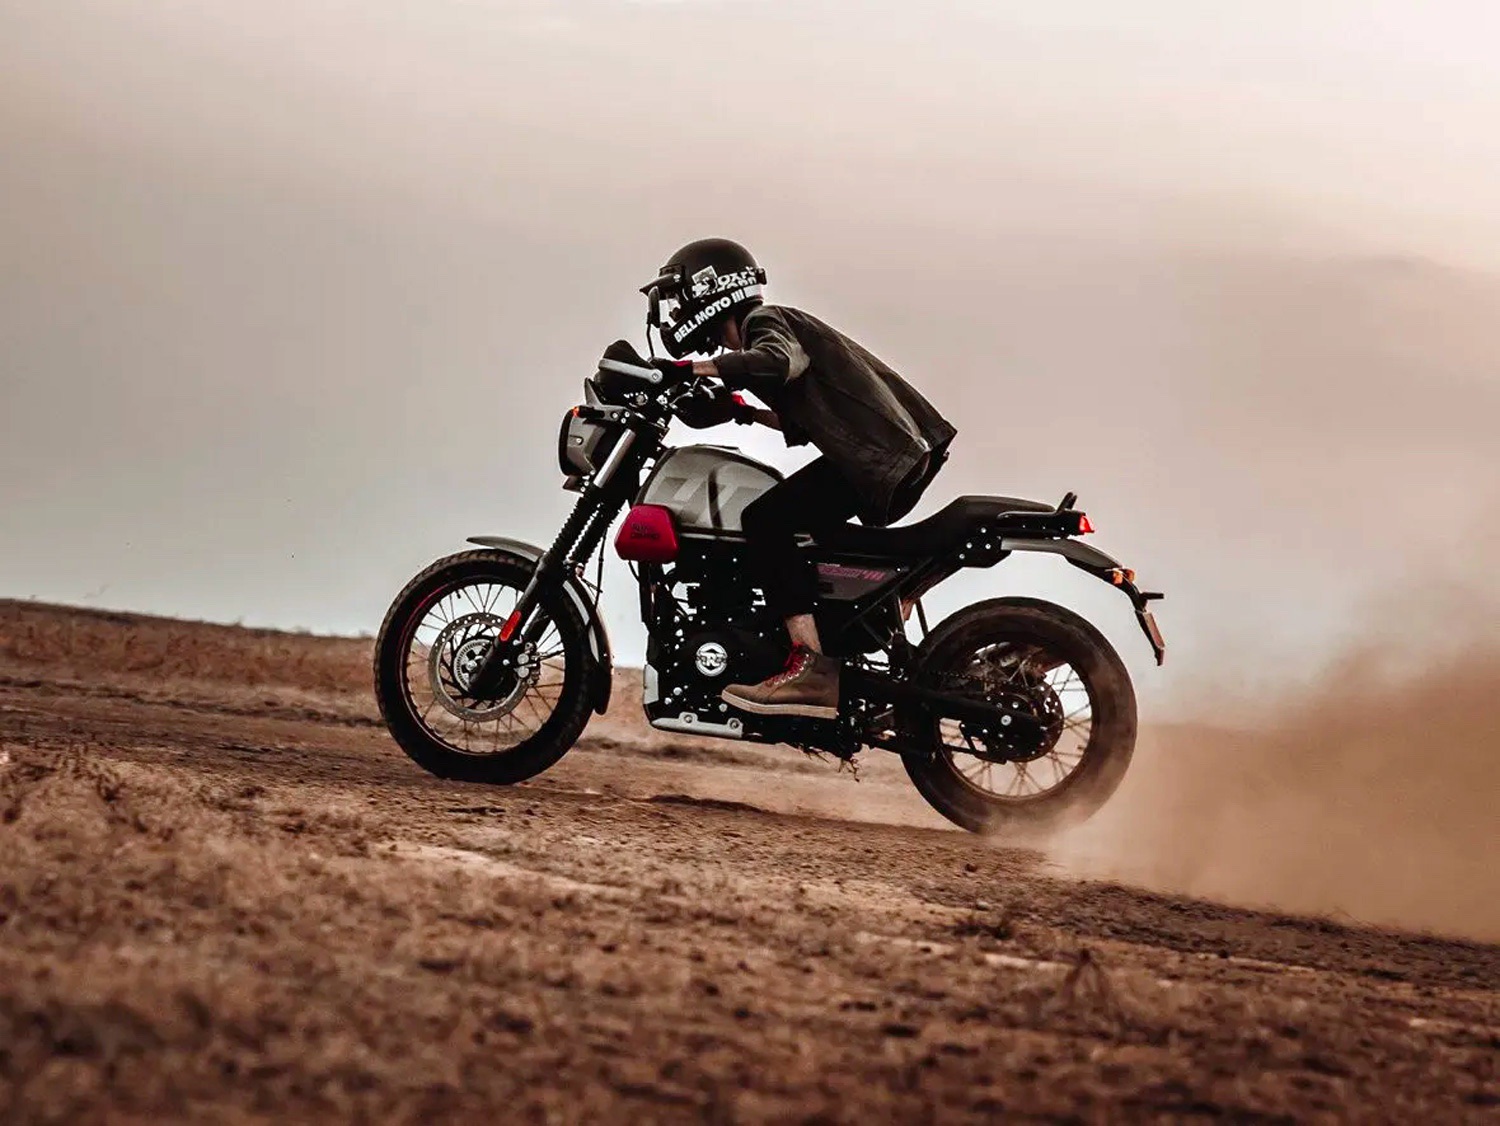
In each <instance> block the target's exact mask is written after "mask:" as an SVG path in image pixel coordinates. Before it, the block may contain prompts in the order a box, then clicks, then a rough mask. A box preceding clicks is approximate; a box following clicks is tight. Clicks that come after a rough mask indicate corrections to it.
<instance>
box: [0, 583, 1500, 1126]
mask: <svg viewBox="0 0 1500 1126" xmlns="http://www.w3.org/2000/svg"><path fill="white" fill-rule="evenodd" d="M364 661H365V647H364V645H362V644H361V643H358V642H341V641H319V640H315V639H310V638H297V637H291V636H287V635H277V634H262V633H255V632H251V631H234V630H228V629H222V628H215V627H201V626H190V625H184V624H181V623H167V622H159V621H152V620H146V619H135V618H129V617H124V616H116V617H112V618H111V617H103V616H98V615H81V614H77V613H72V612H61V611H55V610H51V609H47V608H37V607H28V606H23V605H15V604H3V603H0V873H3V874H0V975H3V984H0V1120H4V1121H67V1122H77V1121H89V1120H97V1119H105V1118H108V1119H110V1120H112V1121H121V1120H126V1121H132V1120H134V1121H148V1120H160V1119H161V1118H162V1117H164V1116H171V1117H183V1118H188V1117H190V1118H192V1119H193V1120H198V1121H202V1120H246V1119H263V1120H267V1121H286V1120H289V1119H301V1120H309V1119H311V1118H313V1117H314V1116H318V1117H327V1116H333V1117H337V1118H341V1119H382V1120H386V1119H390V1120H410V1121H417V1120H437V1119H444V1120H458V1119H472V1120H481V1119H482V1120H487V1121H495V1120H534V1121H543V1120H555V1121H575V1120H599V1119H601V1118H605V1117H608V1118H611V1119H614V1120H627V1119H631V1120H675V1119H692V1120H697V1119H703V1118H708V1119H711V1120H715V1121H725V1122H738V1121H746V1122H749V1121H764V1120H768V1119H794V1120H806V1119H817V1120H821V1121H840V1122H842V1121H851V1122H852V1121H870V1120H874V1121H884V1120H890V1119H899V1120H903V1121H937V1120H941V1121H952V1120H965V1119H974V1120H979V1119H986V1120H993V1119H996V1118H999V1117H1004V1118H1006V1119H1008V1120H1012V1121H1016V1120H1028V1119H1039V1120H1047V1121H1052V1120H1078V1121H1094V1120H1105V1119H1108V1120H1117V1119H1122V1118H1157V1117H1165V1118H1172V1119H1193V1118H1199V1117H1208V1116H1213V1115H1221V1114H1232V1115H1234V1116H1237V1117H1239V1118H1242V1119H1251V1120H1253V1119H1257V1118H1265V1119H1274V1120H1278V1121H1280V1120H1291V1119H1299V1120H1300V1119H1309V1118H1320V1117H1322V1118H1327V1117H1336V1118H1357V1119H1360V1120H1363V1121H1390V1122H1403V1123H1406V1122H1414V1121H1430V1122H1439V1121H1442V1122H1447V1121H1465V1120H1473V1121H1480V1120H1486V1121H1493V1120H1495V1119H1496V1118H1497V1117H1500V1074H1497V1065H1496V1060H1497V1058H1500V1051H1497V1049H1500V993H1497V988H1500V948H1497V947H1495V946H1492V945H1486V944H1481V943H1474V942H1463V941H1457V940H1447V939H1441V938H1434V937H1417V936H1411V935H1401V934H1397V933H1394V932H1386V931H1378V930H1372V929H1366V928H1360V927H1357V926H1346V925H1341V924H1339V923H1336V922H1331V921H1328V920H1325V919H1313V918H1299V917H1292V916H1285V915H1277V914H1272V913H1264V912H1253V911H1246V910H1240V909H1235V908H1230V907H1224V906H1219V905H1215V904H1212V903H1208V902H1200V901H1194V900H1189V899H1182V898H1173V897H1168V896H1163V895H1158V894H1153V893H1149V892H1145V891H1140V890H1134V889H1131V888H1128V887H1124V886H1120V885H1112V884H1101V883H1085V882H1079V881H1077V880H1075V879H1070V878H1068V877H1066V876H1065V875H1064V874H1063V873H1061V872H1059V871H1057V870H1055V869H1053V868H1052V867H1050V866H1049V865H1048V863H1047V862H1046V860H1045V859H1044V858H1043V857H1041V856H1040V855H1037V854H1034V853H1028V852H1024V851H1017V850H1007V849H1001V848H996V847H992V846H987V845H985V844H983V843H981V842H978V841H976V840H975V839H973V838H970V837H968V836H966V835H963V834H960V833H957V832H953V831H948V830H946V829H943V828H941V827H939V826H940V823H939V822H937V821H936V820H935V819H934V818H932V817H931V816H930V815H929V814H927V813H926V812H925V811H924V810H923V809H922V807H921V806H920V804H919V803H917V801H916V799H914V798H913V797H912V796H911V795H910V794H909V793H908V792H907V791H906V790H905V789H904V787H903V786H902V785H901V782H900V779H899V777H897V776H896V775H895V774H894V773H893V771H892V770H891V767H890V765H889V764H881V763H873V762H872V763H870V764H869V765H868V766H867V768H866V770H865V772H864V776H863V778H862V780H861V781H859V782H857V783H856V782H855V781H854V780H853V779H852V778H851V777H850V776H849V775H847V774H838V773H836V772H835V771H834V770H833V768H832V767H831V766H824V765H822V764H818V763H810V762H806V761H804V760H803V759H802V758H801V757H800V756H796V755H795V754H792V753H790V752H773V751H767V752H761V751H757V750H754V749H750V748H739V747H726V748H723V749H720V750H713V749H709V748H706V747H704V746H701V745H695V744H691V743H686V742H662V741H660V740H658V739H654V738H652V737H651V736H649V735H648V734H647V733H645V732H643V731H641V730H640V729H639V728H638V727H636V726H633V725H632V724H631V723H630V716H631V715H633V710H632V703H633V702H632V701H631V700H630V699H628V698H626V699H620V700H619V703H618V709H619V711H618V713H612V714H611V716H610V717H609V719H608V721H607V722H604V723H600V724H598V725H596V727H595V728H593V729H591V733H590V735H589V736H588V737H587V738H586V740H585V743H584V745H582V746H581V747H580V748H578V749H577V750H576V751H575V752H574V753H573V754H571V755H570V756H569V757H568V758H567V759H565V760H564V761H563V763H562V764H560V766H559V767H558V768H556V769H555V770H554V771H553V772H552V773H550V774H549V775H547V776H546V777H544V778H543V779H540V780H538V781H537V782H534V783H532V784H529V785H526V786H523V787H517V788H514V789H510V790H491V789H483V788H476V787H466V786H458V785H452V784H446V783H441V782H437V781H435V780H432V779H429V778H427V777H425V776H423V775H422V774H421V773H419V772H418V771H417V770H416V769H415V768H414V767H412V766H410V765H409V764H408V763H407V762H406V760H405V759H404V758H403V757H401V755H400V754H399V752H398V751H397V750H396V749H395V747H394V746H393V745H392V744H391V743H390V742H389V741H388V739H387V738H386V737H385V735H384V733H383V731H382V729H381V728H380V727H379V726H378V722H377V721H376V720H375V718H374V715H373V710H372V705H371V703H370V701H369V699H368V693H367V691H366V690H365V688H364V675H365V674H364ZM84 669H87V670H88V673H87V676H84V675H83V670H84ZM724 763H727V764H728V765H724Z"/></svg>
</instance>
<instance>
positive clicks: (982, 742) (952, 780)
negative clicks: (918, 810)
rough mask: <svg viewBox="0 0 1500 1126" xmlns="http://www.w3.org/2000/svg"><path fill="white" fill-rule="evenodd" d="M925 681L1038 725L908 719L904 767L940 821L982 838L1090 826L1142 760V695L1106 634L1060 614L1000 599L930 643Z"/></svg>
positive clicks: (962, 615)
mask: <svg viewBox="0 0 1500 1126" xmlns="http://www.w3.org/2000/svg"><path fill="white" fill-rule="evenodd" d="M916 676H917V679H918V680H919V682H920V683H922V684H924V685H925V686H928V687H931V688H936V689H939V690H941V691H944V692H951V693H956V694H960V695H966V696H970V697H973V698H975V699H983V700H985V701H987V702H988V703H990V704H992V705H994V706H995V707H997V708H999V709H1003V710H1004V711H1007V712H1012V713H1021V714H1023V715H1024V716H1025V717H1026V718H1027V719H1028V720H1029V721H1030V722H1028V723H1027V724H1025V725H1024V727H1023V728H1019V729H1020V730H1024V731H1025V735H1024V736H1020V737H1018V735H1017V734H1012V733H1011V732H1010V731H1009V730H1008V728H1007V727H1005V726H1000V725H998V724H997V725H993V726H984V725H975V724H972V723H968V722H960V721H958V720H953V719H941V720H938V719H934V718H932V717H923V718H917V717H912V718H911V720H910V721H909V722H910V724H911V727H910V728H909V729H912V730H914V733H915V734H916V735H917V736H918V738H919V741H920V742H921V744H922V747H921V748H920V749H917V750H913V751H910V752H908V753H907V754H906V755H905V756H904V761H905V763H906V772H907V774H908V775H909V776H910V777H911V780H912V782H913V784H915V786H916V787H917V789H918V791H920V792H921V794H922V796H923V797H924V798H926V799H927V801H928V803H929V804H930V805H932V807H933V808H934V809H936V810H937V811H938V812H939V813H941V814H942V815H943V816H944V817H946V818H948V819H949V820H950V821H952V822H954V823H955V824H958V825H961V826H963V827H964V828H965V829H968V830H970V831H971V832H975V833H1012V834H1017V835H1029V834H1036V833H1043V832H1047V831H1050V830H1053V829H1058V828H1061V827H1062V826H1064V825H1068V824H1071V823H1075V822H1078V821H1082V820H1083V819H1084V818H1086V817H1088V816H1089V815H1090V814H1092V813H1093V812H1094V811H1096V810H1097V809H1098V808H1099V807H1100V806H1101V805H1103V804H1104V802H1105V801H1106V800H1108V798H1109V796H1110V795H1111V794H1113V793H1114V792H1115V789H1116V787H1118V786H1119V784H1120V780H1121V779H1122V778H1123V777H1124V775H1125V768H1126V767H1127V766H1129V765H1130V757H1131V754H1132V753H1133V752H1134V750H1135V736H1136V708H1135V692H1134V690H1133V689H1132V688H1131V685H1130V675H1129V674H1128V673H1127V672H1126V671H1125V665H1124V664H1123V662H1121V660H1120V657H1119V654H1117V653H1116V652H1115V651H1114V648H1113V647H1112V646H1111V645H1110V644H1109V642H1108V641H1106V640H1105V638H1104V635H1103V634H1101V633H1100V632H1099V631H1098V630H1097V629H1095V628H1094V627H1093V626H1092V625H1090V624H1089V623H1088V622H1087V621H1085V620H1084V619H1083V618H1081V617H1079V616H1078V615H1077V614H1075V613H1073V612H1072V611H1070V610H1065V609H1063V608H1062V607H1061V606H1056V605H1053V604H1052V603H1049V602H1042V601H1038V600H1036V599H1031V598H998V599H994V600H992V601H989V602H981V603H978V604H976V605H974V606H970V607H968V608H967V609H965V610H961V611H959V612H958V613H957V614H954V615H953V616H952V617H951V618H949V619H947V620H946V621H944V622H943V623H942V624H941V625H939V626H938V628H937V629H935V630H933V632H932V633H931V634H930V635H929V636H928V638H927V639H926V641H924V642H923V643H922V646H921V648H920V650H918V653H917V671H916Z"/></svg>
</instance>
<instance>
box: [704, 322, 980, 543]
mask: <svg viewBox="0 0 1500 1126" xmlns="http://www.w3.org/2000/svg"><path fill="white" fill-rule="evenodd" d="M741 335H742V337H743V339H744V345H745V346H744V350H743V351H739V352H726V353H723V354H722V355H719V356H717V357H715V359H714V363H715V365H716V366H717V368H718V370H719V375H720V377H721V378H722V379H723V380H724V382H725V383H727V384H728V385H729V386H731V387H734V388H737V389H743V390H746V391H749V392H750V393H751V394H753V395H755V396H756V397H757V398H759V399H760V400H761V401H762V402H764V403H765V404H766V405H767V406H768V407H770V408H771V409H772V410H773V411H775V412H776V414H777V416H778V417H779V418H780V419H781V427H782V431H783V433H784V434H785V435H786V442H787V445H789V446H797V445H801V444H803V443H805V442H811V443H812V444H813V445H814V446H816V447H817V448H818V449H819V451H821V452H822V454H823V455H824V456H825V457H827V458H828V459H829V460H830V461H832V462H833V463H834V464H835V465H836V466H837V467H838V468H839V471H840V472H842V473H843V474H844V476H845V477H846V478H847V479H848V480H849V482H850V483H851V484H852V485H853V486H854V487H855V490H856V491H857V492H858V493H859V494H860V497H861V498H862V501H863V503H862V505H861V509H860V513H859V518H860V520H861V521H862V522H863V523H866V524H871V525H874V526H876V527H884V526H885V525H886V524H889V523H890V522H891V521H893V520H898V519H900V518H901V517H902V516H904V515H905V514H906V513H907V512H909V511H910V510H911V508H912V506H913V505H914V504H916V501H917V498H918V497H919V496H920V495H921V491H922V489H923V488H925V487H926V485H927V482H928V481H930V480H931V478H932V475H933V474H934V473H936V472H937V470H938V468H939V466H941V464H942V462H943V459H944V458H946V457H947V451H948V444H949V443H950V442H952V441H953V436H954V434H956V433H957V431H956V430H954V428H953V427H952V426H951V425H950V424H949V423H948V421H947V420H946V419H944V418H943V416H942V415H940V414H938V412H937V411H936V410H935V409H933V406H932V404H931V403H929V402H928V401H927V400H926V399H924V398H923V397H922V396H921V395H920V394H918V392H917V390H916V388H914V387H912V386H911V384H909V383H907V382H906V381H905V380H904V379H902V378H901V377H900V376H899V375H897V374H896V373H895V372H894V371H892V370H891V369H890V368H889V367H887V366H886V365H885V364H884V363H882V362H881V361H880V360H879V359H878V358H877V357H876V356H874V355H872V354H871V353H870V352H869V351H867V350H866V349H864V348H862V347H860V346H859V345H858V344H856V343H855V342H854V341H852V340H850V339H849V338H848V337H847V336H845V335H844V334H843V333H841V332H838V331H837V330H836V329H833V328H830V327H829V326H828V325H826V324H824V323H823V322H822V321H820V320H818V319H817V318H816V317H813V316H809V315H808V314H807V313H804V312H802V311H801V310H800V309H791V308H787V307H786V306H782V305H762V306H760V307H759V308H757V309H755V310H753V311H752V312H751V313H750V315H749V316H747V317H746V318H745V322H744V324H743V325H742V326H741Z"/></svg>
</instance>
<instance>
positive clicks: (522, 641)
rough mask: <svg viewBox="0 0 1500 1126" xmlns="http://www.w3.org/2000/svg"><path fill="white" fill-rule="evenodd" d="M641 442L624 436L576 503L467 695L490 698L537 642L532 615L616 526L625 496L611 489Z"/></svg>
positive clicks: (631, 434) (633, 434) (630, 434)
mask: <svg viewBox="0 0 1500 1126" xmlns="http://www.w3.org/2000/svg"><path fill="white" fill-rule="evenodd" d="M637 438H638V435H637V433H636V432H635V431H634V430H627V431H625V432H624V433H623V434H621V435H620V438H619V441H617V442H616V443H615V448H614V449H613V450H611V451H610V455H609V458H608V459H607V460H606V461H605V463H604V466H603V467H602V468H601V469H600V470H599V472H598V473H596V474H594V477H593V479H592V480H591V481H590V482H589V483H588V484H587V485H585V486H584V487H583V492H582V494H581V495H580V496H579V498H578V503H577V504H575V505H574V506H573V511H572V512H571V513H569V514H568V519H567V522H566V523H564V524H563V526H562V530H561V531H559V532H558V533H557V538H556V539H554V540H553V541H552V546H551V547H549V548H548V549H547V550H546V552H545V553H544V554H543V555H542V557H541V558H540V559H539V560H537V564H536V570H535V571H533V572H532V573H531V581H530V582H528V583H527V584H526V589H525V590H523V591H522V592H521V597H520V598H519V599H517V600H516V606H515V609H514V610H512V611H511V612H510V616H509V617H508V618H506V619H505V624H504V625H503V626H501V627H500V636H499V638H498V639H497V640H496V641H495V643H494V644H493V645H491V646H490V649H489V652H488V653H486V654H485V655H484V660H482V661H481V662H480V663H479V667H478V668H477V669H476V670H475V671H474V676H473V679H472V680H470V682H469V692H470V694H471V695H472V696H474V697H475V698H476V699H481V700H483V699H487V698H489V697H490V696H491V695H492V694H493V693H494V692H495V690H496V689H497V688H498V687H499V685H500V683H501V682H502V681H503V680H504V678H505V673H506V671H507V670H508V669H510V668H511V667H513V666H514V665H515V664H516V663H517V660H518V656H519V654H518V652H517V650H518V649H520V648H521V647H523V646H524V645H526V644H527V643H529V642H532V641H535V640H536V637H534V636H532V633H533V632H534V631H535V623H533V622H532V612H533V611H534V610H535V609H536V604H537V601H538V600H539V599H540V598H541V596H542V593H543V592H544V591H546V590H547V589H548V588H549V587H552V586H555V585H556V584H557V583H558V582H559V581H561V579H562V578H563V576H565V575H566V574H567V573H568V569H569V568H570V567H573V566H576V565H577V564H578V563H579V562H581V561H584V560H587V559H588V558H589V557H590V556H592V555H593V554H594V549H595V548H597V547H598V546H599V541H600V540H601V539H603V538H604V533H605V532H607V531H609V526H610V525H611V524H612V523H614V519H615V517H616V516H617V515H618V514H619V511H620V509H621V507H623V505H624V503H625V497H624V495H623V494H622V493H621V492H620V491H619V490H618V489H612V488H611V487H610V486H611V484H612V483H613V482H614V481H615V479H616V478H617V477H618V476H619V474H620V469H621V467H622V466H623V465H624V464H625V461H626V458H627V457H628V456H629V454H630V450H631V447H632V446H634V445H635V442H636V439H637Z"/></svg>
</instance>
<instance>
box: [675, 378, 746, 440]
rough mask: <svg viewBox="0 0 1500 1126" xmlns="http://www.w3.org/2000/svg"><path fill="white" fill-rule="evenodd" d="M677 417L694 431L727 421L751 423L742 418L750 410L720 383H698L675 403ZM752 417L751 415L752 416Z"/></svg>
mask: <svg viewBox="0 0 1500 1126" xmlns="http://www.w3.org/2000/svg"><path fill="white" fill-rule="evenodd" d="M675 405H676V410H677V417H678V418H680V419H682V421H683V422H684V423H685V424H687V425H688V426H690V427H692V428H693V429H694V430H707V429H708V428H709V427H710V426H719V425H721V424H723V423H725V422H729V421H731V420H732V421H735V422H740V421H745V422H749V421H751V418H748V417H744V416H745V415H746V414H747V413H751V408H750V407H749V405H748V404H746V403H745V402H744V401H743V400H740V398H739V396H737V395H732V394H730V391H729V388H727V387H725V386H724V385H723V384H722V383H700V384H699V385H698V386H697V387H694V388H693V389H692V390H691V391H689V392H688V393H687V394H685V395H682V396H681V397H679V398H678V400H677V402H676V404H675ZM752 417H753V415H752Z"/></svg>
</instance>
